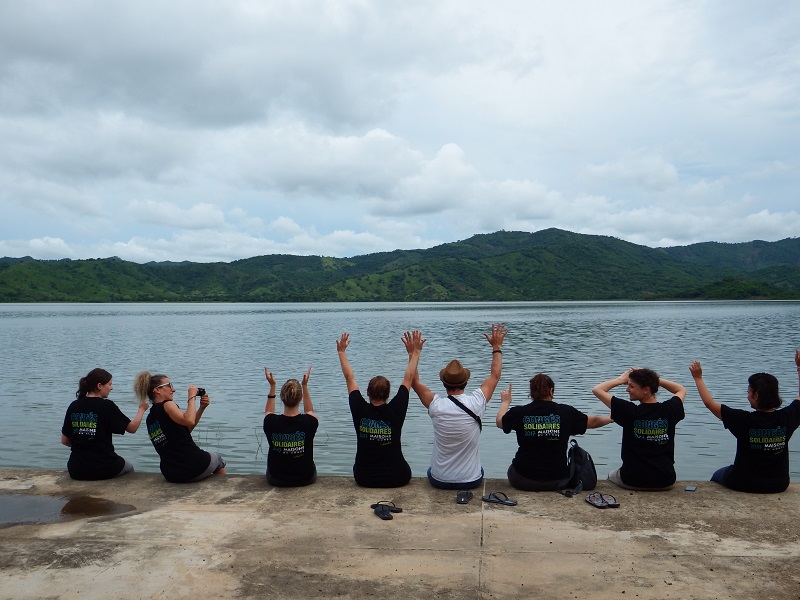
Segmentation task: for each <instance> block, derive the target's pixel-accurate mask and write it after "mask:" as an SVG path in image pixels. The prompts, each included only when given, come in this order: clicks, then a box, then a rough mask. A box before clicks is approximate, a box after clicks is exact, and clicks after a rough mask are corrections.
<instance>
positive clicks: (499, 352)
mask: <svg viewBox="0 0 800 600" xmlns="http://www.w3.org/2000/svg"><path fill="white" fill-rule="evenodd" d="M502 353H503V351H502V350H492V354H502Z"/></svg>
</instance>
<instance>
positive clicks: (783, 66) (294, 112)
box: [0, 0, 800, 262]
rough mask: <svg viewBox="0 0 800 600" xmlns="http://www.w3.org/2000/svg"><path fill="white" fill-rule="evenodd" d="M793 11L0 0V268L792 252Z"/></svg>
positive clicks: (799, 176)
mask: <svg viewBox="0 0 800 600" xmlns="http://www.w3.org/2000/svg"><path fill="white" fill-rule="evenodd" d="M798 31H800V3H798V2H795V1H794V0H786V1H782V0H774V1H772V0H771V1H770V2H767V3H766V4H765V3H759V2H727V1H722V0H719V1H711V0H709V1H700V0H652V1H648V2H641V1H640V0H630V1H628V0H625V1H620V0H606V1H604V2H596V1H593V0H592V1H589V0H575V1H572V2H562V1H559V2H555V1H552V2H551V1H536V2H532V1H530V0H519V1H517V0H492V1H491V2H488V1H487V2H478V1H471V0H455V1H452V0H437V1H436V2H430V1H429V0H425V1H417V0H402V1H395V0H380V1H378V0H376V1H374V2H370V1H366V0H352V1H348V0H341V1H338V0H329V1H310V0H281V1H277V0H273V1H266V0H258V1H257V0H225V1H224V2H222V1H216V0H215V1H209V0H187V1H177V0H158V1H153V0H136V1H127V0H126V1H115V0H70V1H69V2H63V1H60V0H52V1H44V0H3V1H0V210H1V211H2V213H1V214H2V217H1V218H0V256H13V257H20V256H32V257H34V258H39V259H58V258H72V259H83V258H104V257H109V256H118V257H120V258H123V259H125V260H129V261H134V262H148V261H165V260H173V261H181V260H189V261H198V262H212V261H224V262H230V261H233V260H237V259H240V258H247V257H251V256H259V255H265V254H296V255H322V256H333V257H349V256H356V255H362V254H370V253H373V252H381V251H389V250H394V249H398V248H399V249H414V248H429V247H432V246H436V245H439V244H443V243H447V242H453V241H458V240H464V239H467V238H469V237H470V236H472V235H475V234H477V233H490V232H494V231H499V230H507V231H529V232H535V231H539V230H542V229H546V228H550V227H558V228H561V229H566V230H568V231H574V232H578V233H585V234H598V235H609V236H614V237H617V238H620V239H623V240H628V241H630V242H634V243H636V244H642V245H646V246H650V247H659V246H678V245H686V244H692V243H695V242H701V241H719V242H744V241H750V240H754V239H761V240H767V241H775V240H779V239H784V238H787V237H797V236H798V235H800V202H798V195H799V194H800V192H799V191H798V190H800V35H798V33H797V32H798Z"/></svg>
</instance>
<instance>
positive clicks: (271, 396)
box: [267, 394, 275, 399]
mask: <svg viewBox="0 0 800 600" xmlns="http://www.w3.org/2000/svg"><path fill="white" fill-rule="evenodd" d="M274 397H275V394H267V399H270V398H274Z"/></svg>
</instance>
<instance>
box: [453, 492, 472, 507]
mask: <svg viewBox="0 0 800 600" xmlns="http://www.w3.org/2000/svg"><path fill="white" fill-rule="evenodd" d="M470 500H472V492H470V491H467V490H465V491H461V492H458V493H457V494H456V502H457V503H458V504H466V503H467V502H469V501H470Z"/></svg>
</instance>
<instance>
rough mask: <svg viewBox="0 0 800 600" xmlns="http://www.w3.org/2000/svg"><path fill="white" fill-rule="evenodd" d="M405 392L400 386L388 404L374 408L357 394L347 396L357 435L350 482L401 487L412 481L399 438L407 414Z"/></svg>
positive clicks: (380, 486) (406, 393) (406, 395)
mask: <svg viewBox="0 0 800 600" xmlns="http://www.w3.org/2000/svg"><path fill="white" fill-rule="evenodd" d="M408 399H409V396H408V388H406V387H405V386H403V385H401V386H400V387H399V388H398V390H397V394H395V396H394V398H392V399H391V400H390V401H389V402H385V403H383V404H379V405H374V404H372V402H370V401H368V400H365V399H364V397H363V396H362V395H361V392H360V391H359V390H354V391H352V392H351V393H350V396H349V404H350V414H351V415H352V417H353V427H354V428H355V431H356V459H355V462H354V464H353V478H354V479H355V480H356V483H357V484H358V485H360V486H363V487H377V488H383V487H400V486H403V485H406V484H407V483H408V482H409V481H410V480H411V467H410V466H409V465H408V462H406V459H405V457H404V456H403V450H402V446H401V436H402V431H403V422H404V421H405V418H406V412H407V411H408Z"/></svg>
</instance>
